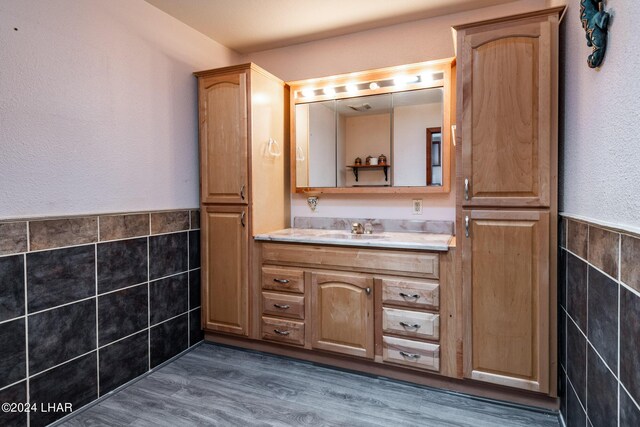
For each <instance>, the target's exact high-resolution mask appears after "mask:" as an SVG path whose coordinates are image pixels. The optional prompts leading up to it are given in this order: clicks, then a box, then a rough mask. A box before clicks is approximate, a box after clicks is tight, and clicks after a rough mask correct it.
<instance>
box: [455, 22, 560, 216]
mask: <svg viewBox="0 0 640 427" xmlns="http://www.w3.org/2000/svg"><path fill="white" fill-rule="evenodd" d="M552 20H557V18H556V17H554V16H551V17H549V16H545V17H538V18H533V19H529V20H523V21H517V22H516V23H513V22H511V23H499V24H492V25H486V26H482V27H476V28H471V29H466V30H465V29H463V30H460V32H459V40H458V46H459V56H458V61H459V62H458V64H459V68H458V71H459V74H458V78H459V79H460V82H461V87H462V91H461V98H459V101H460V100H461V101H462V102H461V103H460V104H459V114H460V115H459V118H458V121H459V123H461V126H458V128H459V129H460V130H461V136H462V170H463V176H462V179H463V180H464V183H463V188H462V190H463V195H462V198H463V204H464V205H465V206H495V207H509V206H513V207H525V206H526V207H548V206H549V204H550V199H551V195H550V183H551V180H552V176H551V174H552V170H551V157H550V156H551V147H552V146H555V139H556V138H557V136H556V133H557V132H556V130H555V129H556V123H555V120H552V117H553V114H556V108H557V107H556V106H555V104H554V101H553V100H554V99H555V97H554V96H553V93H552V92H553V91H555V90H556V88H555V85H553V83H552V82H553V81H554V79H556V78H557V77H556V76H557V70H556V67H557V63H556V61H555V60H552V57H553V55H552V51H554V49H556V45H557V33H556V27H557V26H556V25H551V22H552ZM553 173H555V171H553Z"/></svg>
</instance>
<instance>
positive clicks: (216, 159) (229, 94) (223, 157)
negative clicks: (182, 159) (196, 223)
mask: <svg viewBox="0 0 640 427" xmlns="http://www.w3.org/2000/svg"><path fill="white" fill-rule="evenodd" d="M198 85H199V108H200V159H201V167H202V171H201V174H200V175H201V183H200V186H201V201H202V203H234V204H246V203H248V194H249V191H248V190H249V189H248V187H247V186H248V184H249V182H248V178H247V75H246V73H244V72H241V73H234V74H229V75H222V76H212V77H202V78H200V79H199V83H198Z"/></svg>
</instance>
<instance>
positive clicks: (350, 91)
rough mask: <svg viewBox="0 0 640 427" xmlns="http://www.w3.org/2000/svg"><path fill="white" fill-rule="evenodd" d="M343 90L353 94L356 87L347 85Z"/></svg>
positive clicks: (356, 89) (351, 84) (355, 85)
mask: <svg viewBox="0 0 640 427" xmlns="http://www.w3.org/2000/svg"><path fill="white" fill-rule="evenodd" d="M345 89H347V92H349V93H354V92H357V91H358V85H357V84H355V83H348V84H347V85H346V86H345Z"/></svg>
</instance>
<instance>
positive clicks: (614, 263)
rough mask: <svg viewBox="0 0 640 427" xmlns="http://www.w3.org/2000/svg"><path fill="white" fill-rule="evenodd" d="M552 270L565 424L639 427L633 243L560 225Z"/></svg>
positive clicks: (639, 245) (636, 250)
mask: <svg viewBox="0 0 640 427" xmlns="http://www.w3.org/2000/svg"><path fill="white" fill-rule="evenodd" d="M558 266H559V268H558V271H559V274H560V277H559V280H558V302H559V305H560V306H559V309H558V325H559V332H558V337H559V346H558V359H559V362H560V363H559V365H560V371H559V376H560V378H559V382H558V384H559V392H560V397H561V414H562V417H563V419H564V421H565V423H566V425H567V426H569V427H574V426H579V427H585V426H586V427H589V426H592V427H612V426H624V427H631V426H634V427H637V426H640V406H639V404H640V236H637V235H633V234H631V233H626V232H624V231H620V230H612V229H607V228H604V227H600V226H598V225H595V224H590V223H587V222H583V221H577V220H573V219H570V218H563V219H562V220H561V222H560V250H559V264H558Z"/></svg>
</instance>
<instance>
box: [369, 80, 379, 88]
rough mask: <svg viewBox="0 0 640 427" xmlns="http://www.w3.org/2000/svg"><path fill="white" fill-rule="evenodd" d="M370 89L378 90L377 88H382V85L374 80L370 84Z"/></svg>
mask: <svg viewBox="0 0 640 427" xmlns="http://www.w3.org/2000/svg"><path fill="white" fill-rule="evenodd" d="M369 89H371V90H376V89H380V85H379V84H378V83H376V82H373V83H371V84H370V85H369Z"/></svg>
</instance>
